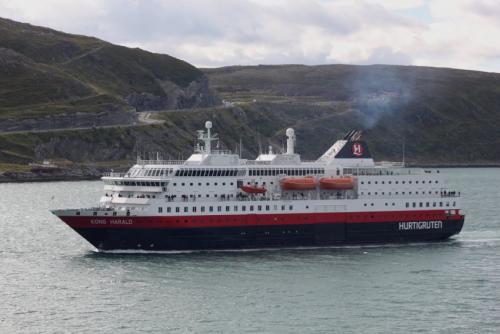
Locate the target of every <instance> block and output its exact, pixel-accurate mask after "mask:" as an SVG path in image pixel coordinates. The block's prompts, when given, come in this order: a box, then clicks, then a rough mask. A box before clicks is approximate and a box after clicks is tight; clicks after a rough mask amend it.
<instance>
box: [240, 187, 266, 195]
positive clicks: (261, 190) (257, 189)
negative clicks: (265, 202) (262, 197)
mask: <svg viewBox="0 0 500 334" xmlns="http://www.w3.org/2000/svg"><path fill="white" fill-rule="evenodd" d="M240 189H241V190H242V191H244V192H246V193H249V194H263V193H265V192H266V191H267V189H266V188H264V187H258V186H251V185H246V186H245V185H241V186H240Z"/></svg>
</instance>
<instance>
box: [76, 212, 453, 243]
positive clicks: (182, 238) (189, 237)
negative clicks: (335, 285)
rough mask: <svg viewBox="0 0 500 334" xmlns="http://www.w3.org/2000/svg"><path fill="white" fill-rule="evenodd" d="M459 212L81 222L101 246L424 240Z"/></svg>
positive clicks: (444, 234)
mask: <svg viewBox="0 0 500 334" xmlns="http://www.w3.org/2000/svg"><path fill="white" fill-rule="evenodd" d="M462 226H463V218H460V219H449V220H445V221H426V222H394V221H392V222H379V223H374V222H370V223H349V224H347V223H337V222H336V223H332V224H329V223H323V224H284V225H261V226H256V225H254V226H245V227H241V226H239V227H211V228H159V229H150V228H136V229H123V228H115V227H108V228H81V227H74V230H75V231H76V232H77V233H79V234H80V235H81V236H82V237H83V238H85V239H86V240H87V241H88V242H90V243H91V244H92V245H93V246H94V247H96V248H97V249H99V250H102V251H106V250H141V251H182V250H213V249H255V248H276V247H280V248H288V247H322V246H341V245H355V244H380V243H405V242H428V241H439V240H444V239H447V238H449V237H451V236H453V235H455V234H457V233H459V232H460V230H461V229H462Z"/></svg>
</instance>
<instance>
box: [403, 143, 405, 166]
mask: <svg viewBox="0 0 500 334" xmlns="http://www.w3.org/2000/svg"><path fill="white" fill-rule="evenodd" d="M403 167H405V139H404V138H403Z"/></svg>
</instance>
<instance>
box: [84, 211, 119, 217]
mask: <svg viewBox="0 0 500 334" xmlns="http://www.w3.org/2000/svg"><path fill="white" fill-rule="evenodd" d="M115 213H116V212H115ZM76 215H77V216H79V215H80V211H77V212H76Z"/></svg>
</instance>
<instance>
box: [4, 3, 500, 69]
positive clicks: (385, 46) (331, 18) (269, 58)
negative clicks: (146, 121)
mask: <svg viewBox="0 0 500 334" xmlns="http://www.w3.org/2000/svg"><path fill="white" fill-rule="evenodd" d="M0 16H1V17H7V18H11V19H14V20H19V21H23V22H28V23H32V24H36V25H42V26H48V27H51V28H54V29H58V30H63V31H66V32H71V33H77V34H84V35H91V36H96V37H99V38H101V39H104V40H107V41H110V42H113V43H116V44H121V45H126V46H133V47H140V48H143V49H146V50H149V51H153V52H160V53H167V54H170V55H172V56H175V57H178V58H181V59H184V60H186V61H188V62H190V63H192V64H194V65H197V66H201V67H215V66H224V65H250V64H285V63H287V64H288V63H294V64H297V63H300V64H331V63H345V64H403V65H428V66H445V67H455V68H463V69H475V70H483V71H493V72H500V42H499V41H500V0H379V1H377V0H364V1H357V0H144V1H140V0H85V1H79V2H76V1H75V2H73V1H67V0H0Z"/></svg>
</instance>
